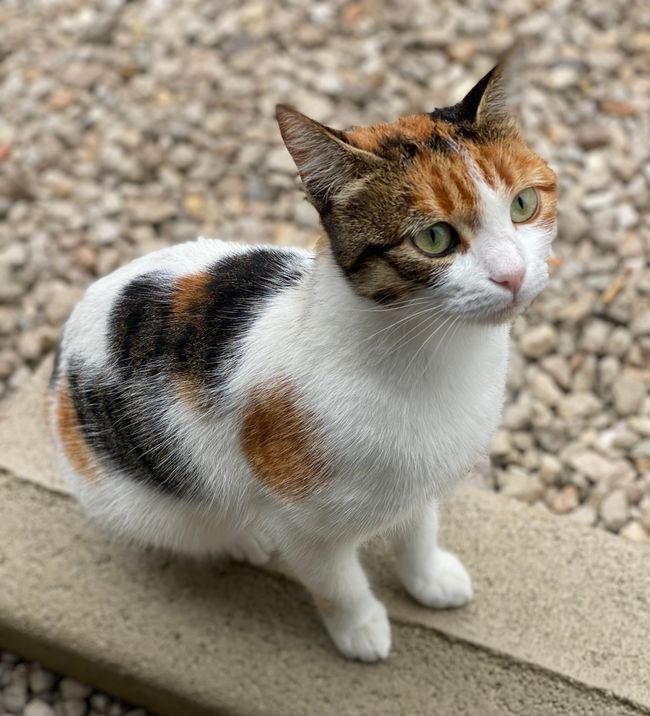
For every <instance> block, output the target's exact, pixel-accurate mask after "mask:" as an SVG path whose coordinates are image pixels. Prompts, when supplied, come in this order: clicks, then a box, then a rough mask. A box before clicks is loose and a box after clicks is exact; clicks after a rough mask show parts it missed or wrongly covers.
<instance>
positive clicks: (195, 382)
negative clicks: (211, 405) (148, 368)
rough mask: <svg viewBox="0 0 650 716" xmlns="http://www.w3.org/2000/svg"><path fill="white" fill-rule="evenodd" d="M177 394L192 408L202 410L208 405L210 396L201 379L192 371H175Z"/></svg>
mask: <svg viewBox="0 0 650 716" xmlns="http://www.w3.org/2000/svg"><path fill="white" fill-rule="evenodd" d="M174 387H175V389H176V395H177V396H178V397H179V398H180V400H182V401H183V402H184V403H185V404H186V405H187V406H188V407H189V408H191V409H192V410H197V411H202V410H206V409H207V407H208V396H207V395H206V392H205V386H204V384H203V383H202V381H201V379H200V378H199V377H198V376H196V375H194V374H192V373H178V372H177V373H174Z"/></svg>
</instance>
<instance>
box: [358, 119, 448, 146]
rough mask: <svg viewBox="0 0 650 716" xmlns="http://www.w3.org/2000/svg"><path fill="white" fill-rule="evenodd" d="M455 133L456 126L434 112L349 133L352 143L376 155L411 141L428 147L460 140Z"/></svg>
mask: <svg viewBox="0 0 650 716" xmlns="http://www.w3.org/2000/svg"><path fill="white" fill-rule="evenodd" d="M455 134H456V129H455V128H454V126H453V125H452V124H451V123H449V122H442V121H436V120H434V119H433V118H432V117H431V115H430V114H413V115H409V116H406V117H400V118H399V119H396V120H395V121H394V122H382V123H381V124H373V125H370V126H367V127H352V128H351V129H348V130H347V131H346V132H345V136H346V138H347V140H348V141H349V142H350V144H353V145H354V146H355V147H358V148H359V149H364V150H365V151H367V152H372V153H373V154H381V153H383V152H384V151H390V150H391V149H393V148H395V147H396V146H397V145H399V144H406V143H407V142H413V143H415V144H417V145H420V146H425V145H426V144H429V143H433V142H434V141H435V140H437V139H440V140H443V141H444V140H448V141H456V138H455Z"/></svg>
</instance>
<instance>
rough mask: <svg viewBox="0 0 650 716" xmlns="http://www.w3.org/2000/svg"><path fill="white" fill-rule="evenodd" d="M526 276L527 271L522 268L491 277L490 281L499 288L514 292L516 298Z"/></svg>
mask: <svg viewBox="0 0 650 716" xmlns="http://www.w3.org/2000/svg"><path fill="white" fill-rule="evenodd" d="M525 275H526V269H525V268H520V269H515V270H514V271H508V272H507V273H506V272H504V273H503V274H497V275H495V276H490V281H492V282H493V283H496V284H497V285H498V286H503V288H506V289H508V291H511V292H512V295H513V296H516V295H517V293H518V292H519V289H520V288H521V284H522V283H523V282H524V276H525Z"/></svg>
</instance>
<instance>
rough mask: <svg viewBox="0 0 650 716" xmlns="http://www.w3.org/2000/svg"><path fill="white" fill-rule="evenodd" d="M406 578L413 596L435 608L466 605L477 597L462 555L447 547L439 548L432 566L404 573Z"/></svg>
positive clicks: (405, 584) (407, 587)
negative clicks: (457, 554) (461, 557)
mask: <svg viewBox="0 0 650 716" xmlns="http://www.w3.org/2000/svg"><path fill="white" fill-rule="evenodd" d="M403 581H404V586H405V587H406V589H407V590H408V591H409V593H410V594H411V596H413V597H414V598H415V599H417V601H418V602H420V603H421V604H424V605H425V606H427V607H433V608H435V609H448V608H452V607H462V606H463V605H465V604H467V603H468V602H469V601H471V599H472V597H473V596H474V593H473V591H472V580H471V578H470V576H469V574H468V573H467V570H466V569H465V567H464V566H463V565H462V563H461V561H460V560H459V559H458V557H456V556H455V555H453V554H451V552H447V551H445V550H443V549H439V550H438V552H437V554H436V558H435V561H434V563H433V566H432V567H431V566H429V567H427V568H426V569H422V571H418V572H415V573H413V574H410V575H404V580H403Z"/></svg>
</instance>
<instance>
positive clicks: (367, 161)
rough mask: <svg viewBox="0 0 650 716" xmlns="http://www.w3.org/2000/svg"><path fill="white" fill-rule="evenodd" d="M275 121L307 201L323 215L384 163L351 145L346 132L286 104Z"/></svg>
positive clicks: (276, 111) (277, 113)
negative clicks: (329, 205)
mask: <svg viewBox="0 0 650 716" xmlns="http://www.w3.org/2000/svg"><path fill="white" fill-rule="evenodd" d="M275 117H276V119H277V121H278V125H279V127H280V133H281V134H282V139H283V140H284V143H285V145H286V147H287V149H288V150H289V154H291V156H292V157H293V161H294V162H295V163H296V167H297V168H298V172H299V174H300V178H301V179H302V182H303V184H304V186H305V190H306V192H307V197H308V198H309V200H310V201H311V203H312V204H313V205H314V206H315V207H316V209H318V210H319V211H320V210H321V209H322V208H324V207H325V206H326V205H327V203H328V202H329V201H330V200H331V199H332V198H333V197H335V196H336V194H338V193H339V192H340V191H341V189H343V187H344V186H345V185H346V184H349V183H350V182H352V181H354V180H355V179H359V178H361V177H362V176H364V174H365V173H366V172H367V171H368V170H369V169H370V167H371V165H372V164H373V163H377V162H379V161H381V160H380V159H379V157H377V156H376V155H374V154H371V153H370V152H366V151H363V150H362V149H358V148H357V147H353V146H352V145H351V144H349V143H348V142H347V140H346V138H345V134H344V133H343V132H340V131H338V130H337V129H332V128H331V127H326V126H325V125H324V124H320V123H319V122H316V121H315V120H313V119H310V118H309V117H307V116H306V115H304V114H302V113H301V112H298V111H297V110H295V109H293V108H291V107H287V106H286V105H284V104H279V105H277V107H276V108H275Z"/></svg>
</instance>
